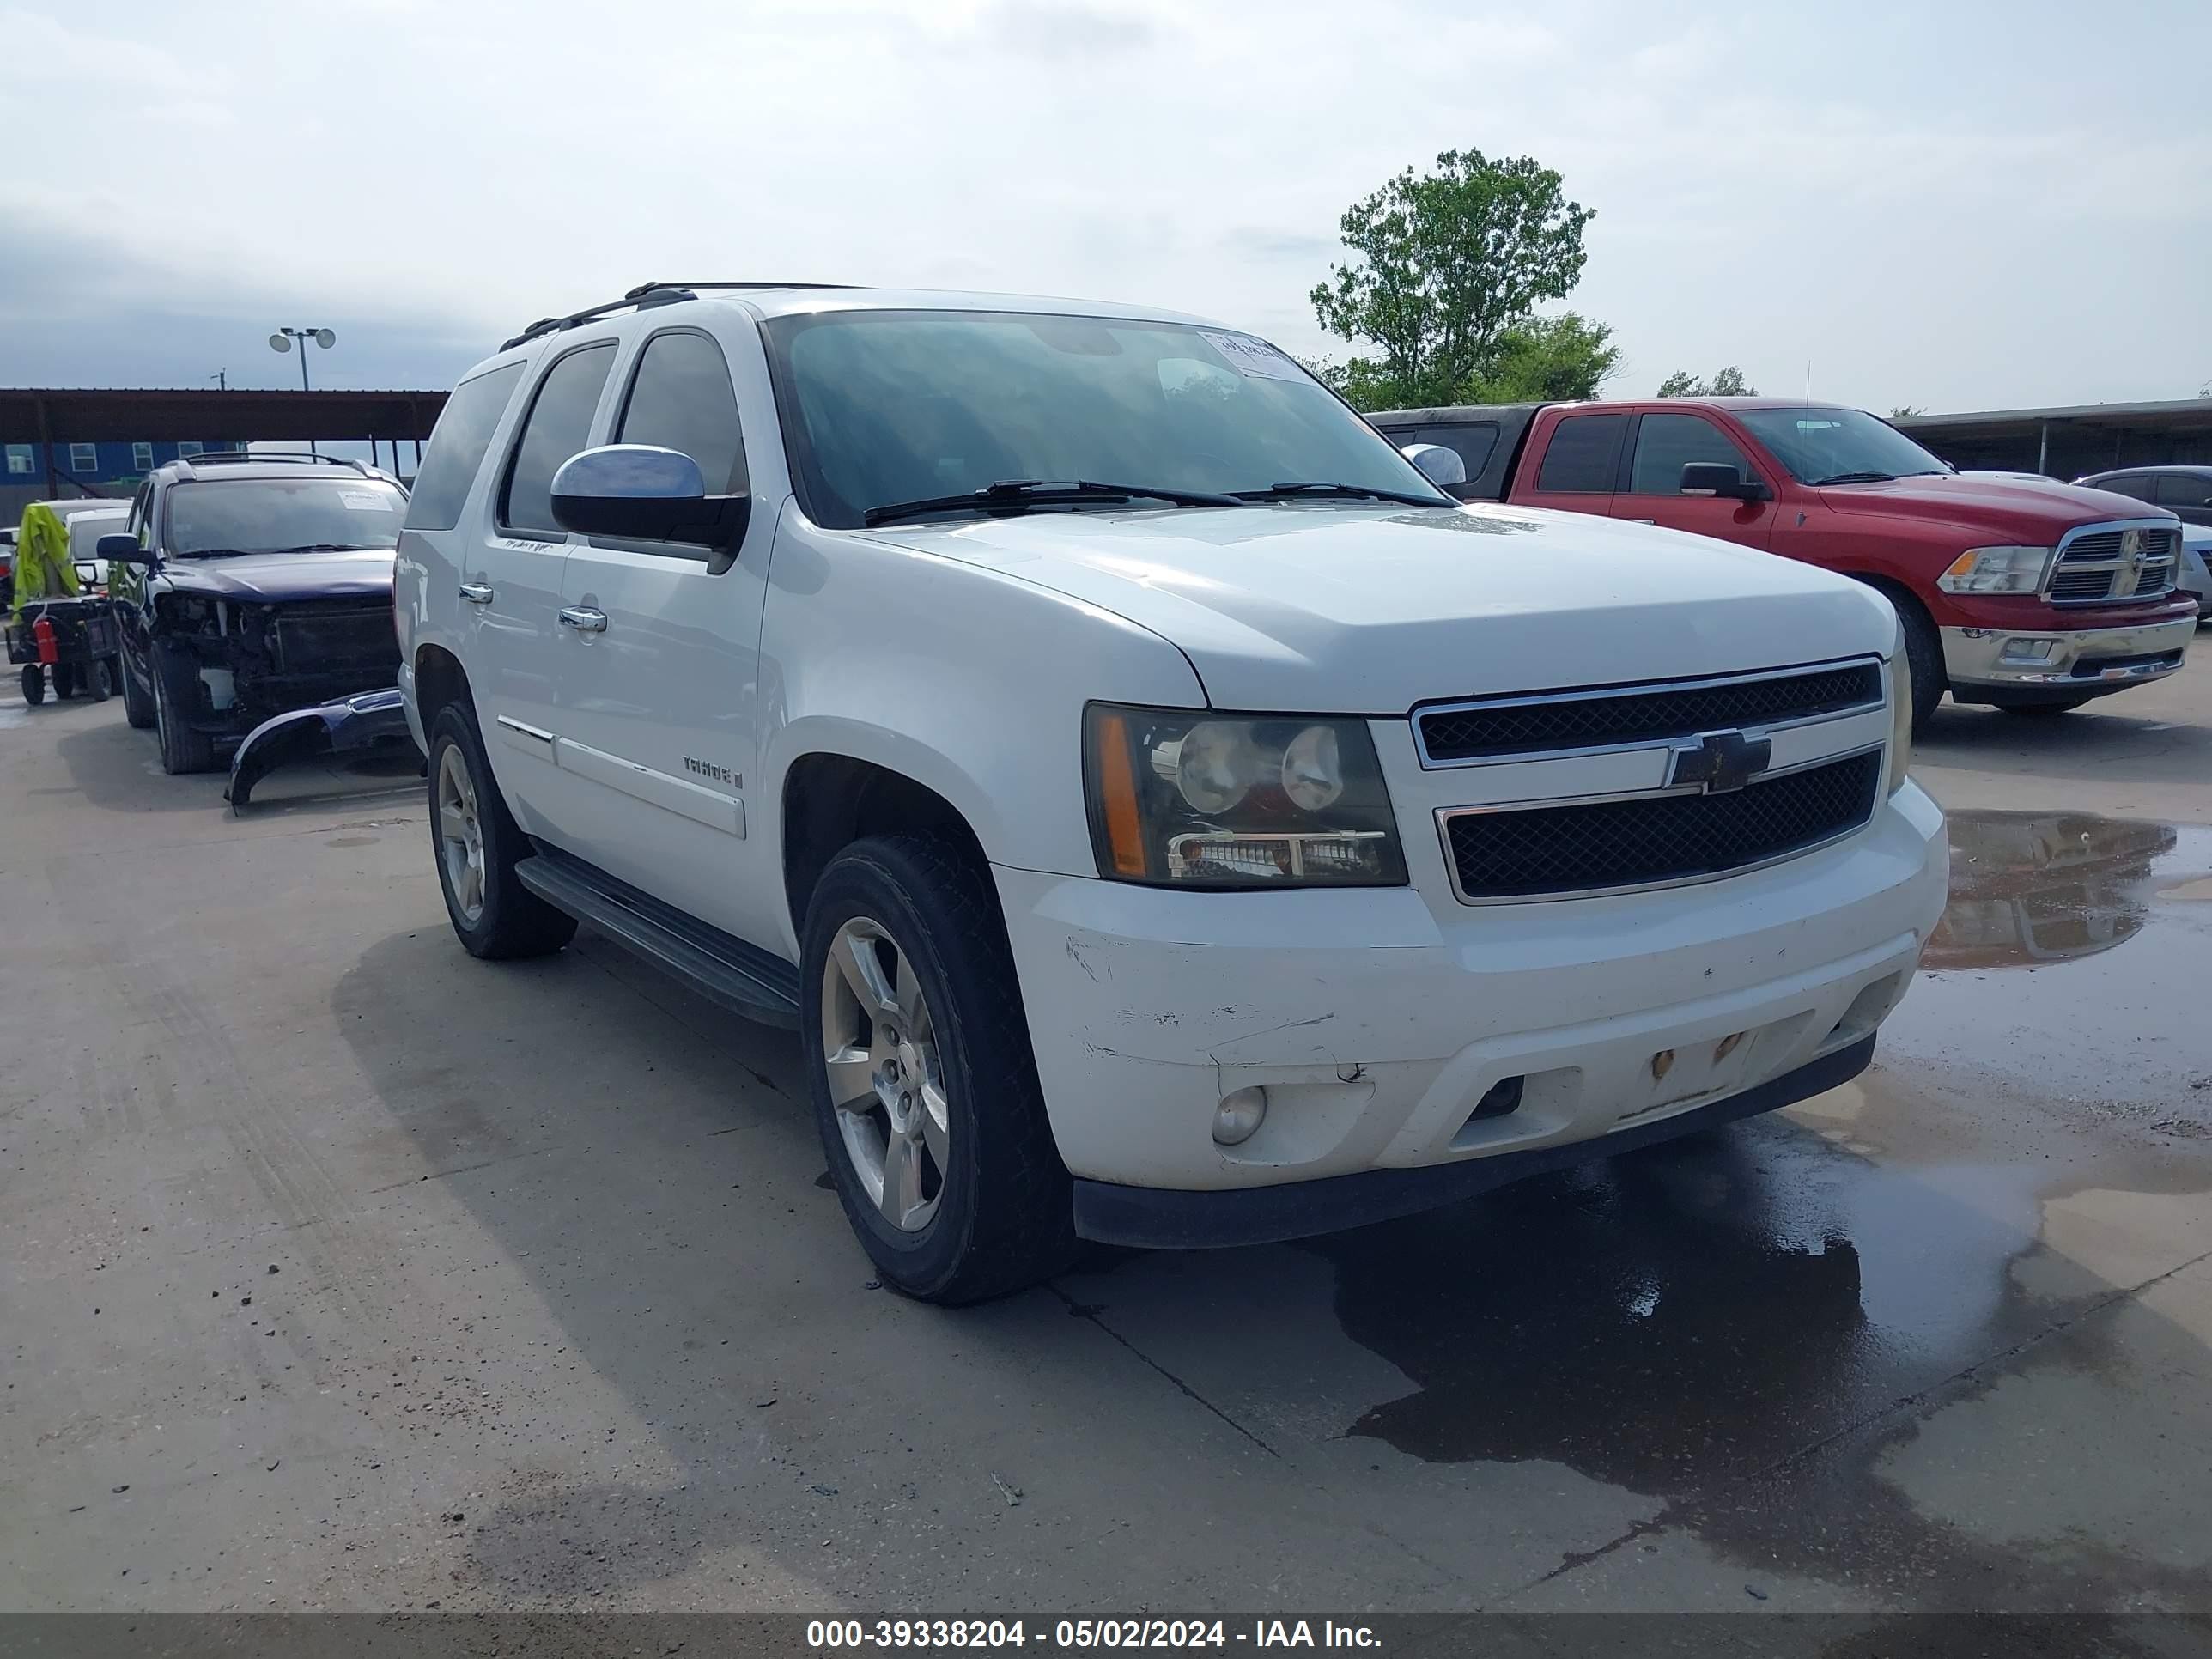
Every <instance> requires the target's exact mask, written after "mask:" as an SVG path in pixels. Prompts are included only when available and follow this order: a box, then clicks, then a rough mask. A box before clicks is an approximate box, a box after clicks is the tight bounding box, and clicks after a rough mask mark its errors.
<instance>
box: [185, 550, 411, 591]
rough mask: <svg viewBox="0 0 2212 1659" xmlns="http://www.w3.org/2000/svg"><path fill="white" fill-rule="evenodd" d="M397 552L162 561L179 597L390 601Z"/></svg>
mask: <svg viewBox="0 0 2212 1659" xmlns="http://www.w3.org/2000/svg"><path fill="white" fill-rule="evenodd" d="M158 574H159V575H160V579H161V582H162V583H163V584H165V585H166V586H167V587H168V588H169V589H170V590H171V591H172V592H178V593H195V594H198V595H200V596H202V597H203V598H206V599H230V600H233V601H236V602H240V603H244V604H247V605H281V604H283V603H284V602H286V601H287V600H292V599H360V598H368V597H370V596H373V595H384V596H386V597H388V596H389V595H390V594H391V592H392V549H390V548H388V547H383V548H374V547H362V548H348V549H347V550H345V551H344V552H343V553H233V554H228V555H226V556H223V557H221V558H212V559H194V558H181V557H173V558H166V559H163V560H162V561H161V570H160V572H159V573H158Z"/></svg>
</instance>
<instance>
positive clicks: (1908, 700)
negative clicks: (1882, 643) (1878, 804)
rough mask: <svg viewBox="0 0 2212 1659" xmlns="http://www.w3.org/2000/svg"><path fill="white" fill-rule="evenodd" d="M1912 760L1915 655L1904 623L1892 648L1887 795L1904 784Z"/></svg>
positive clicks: (1899, 625)
mask: <svg viewBox="0 0 2212 1659" xmlns="http://www.w3.org/2000/svg"><path fill="white" fill-rule="evenodd" d="M1911 762H1912V656H1911V653H1910V652H1908V651H1907V650H1905V625H1904V624H1903V623H1899V624H1898V629H1897V643H1896V644H1895V645H1893V646H1892V647H1890V650H1889V770H1888V773H1887V775H1886V776H1885V777H1884V778H1883V780H1882V797H1883V799H1888V798H1889V797H1890V796H1891V795H1893V794H1895V793H1897V792H1898V791H1899V790H1900V789H1902V788H1904V787H1905V768H1906V767H1907V766H1909V765H1910V764H1911Z"/></svg>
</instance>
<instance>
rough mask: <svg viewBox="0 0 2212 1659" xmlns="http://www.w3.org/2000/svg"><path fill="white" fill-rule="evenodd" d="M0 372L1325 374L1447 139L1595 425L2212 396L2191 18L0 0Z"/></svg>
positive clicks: (401, 376) (1210, 2)
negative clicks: (1383, 234) (673, 300)
mask: <svg viewBox="0 0 2212 1659" xmlns="http://www.w3.org/2000/svg"><path fill="white" fill-rule="evenodd" d="M0 60H4V61H5V62H6V64H8V66H9V67H8V70H7V73H6V75H5V76H4V77H0V131H5V132H6V134H7V135H8V137H7V142H6V148H5V151H4V155H5V161H4V162H0V384H7V385H26V384H30V385H39V384H44V385H63V386H68V385H178V386H180V385H191V384H196V383H202V382H204V381H208V380H212V377H213V376H214V374H215V373H216V370H218V369H225V370H228V373H229V375H230V377H231V381H232V384H234V385H241V386H251V385H265V386H279V385H286V384H291V383H294V382H293V380H292V379H291V377H294V376H296V374H297V373H298V369H297V364H296V361H295V359H292V358H289V357H278V356H276V355H275V354H274V353H272V352H271V351H270V349H269V348H268V345H267V343H266V337H267V335H268V333H269V331H270V329H271V328H272V327H274V326H275V325H278V324H294V325H308V326H317V325H321V326H328V327H331V328H334V329H336V330H337V332H338V334H339V336H340V340H339V343H338V346H337V349H336V350H334V351H331V352H319V353H317V354H316V356H315V358H314V362H313V368H314V371H315V374H316V377H317V384H319V385H327V386H396V385H406V386H445V385H448V384H450V383H451V381H452V380H453V377H454V376H455V374H458V373H459V371H460V370H462V369H464V368H465V367H466V366H467V365H468V364H469V363H470V362H471V361H473V360H474V359H475V358H476V357H477V356H481V355H483V353H484V352H485V351H487V350H489V349H490V348H491V347H492V346H493V345H495V343H497V341H498V340H499V338H500V337H501V336H502V335H503V334H505V333H506V332H508V331H512V330H513V329H514V328H515V327H517V326H519V325H521V324H522V323H524V322H526V321H528V320H529V319H532V318H535V317H538V316H541V315H544V314H545V313H549V312H556V311H562V310H570V309H574V308H576V307H580V306H583V305H586V304H590V303H592V302H594V301H599V300H603V299H606V298H610V297H611V296H612V295H615V294H617V293H618V292H619V291H621V290H622V289H625V288H628V287H629V286H631V285H632V284H633V283H636V282H638V281H640V280H642V279H645V278H647V277H651V278H658V279H663V280H667V279H676V280H684V279H690V280H703V279H706V278H709V277H715V276H727V277H737V276H748V277H750V276H769V277H785V278H815V279H821V280H840V281H854V282H868V283H896V284H902V285H908V284H911V285H916V286H924V287H963V288H968V287H973V288H989V289H1012V290H1017V291H1022V292H1042V293H1059V294H1070V295H1084V296H1088V297H1093V298H1101V299H1126V300H1133V301H1144V302H1147V303H1152V304H1158V305H1165V306H1171V307H1177V308H1180V309H1183V310H1189V311H1197V312H1201V313H1208V314H1211V315H1214V316H1218V317H1220V318H1224V319H1228V320H1231V321H1232V322H1234V323H1237V324H1238V325H1243V326H1245V327H1248V328H1251V329H1254V330H1256V331H1259V332H1261V333H1263V334H1266V335H1268V336H1270V337H1273V338H1274V339H1276V340H1277V341H1279V342H1280V343H1283V344H1284V345H1285V346H1287V347H1288V348H1290V349H1292V350H1295V351H1297V352H1299V353H1301V354H1302V355H1312V354H1314V353H1316V352H1322V353H1327V352H1329V351H1331V350H1332V349H1334V352H1336V353H1337V354H1339V355H1341V353H1342V352H1343V351H1344V350H1345V349H1346V348H1344V347H1343V346H1341V345H1340V344H1339V345H1336V346H1334V348H1332V346H1331V343H1329V342H1328V340H1327V339H1326V337H1324V336H1322V334H1321V333H1320V331H1319V330H1318V329H1317V327H1316V324H1315V322H1314V318H1313V313H1312V309H1311V307H1310V305H1309V304H1308V303H1307V301H1306V299H1305V295H1306V293H1307V291H1308V290H1309V289H1310V288H1311V287H1312V286H1313V284H1314V283H1315V282H1316V281H1317V280H1319V279H1320V278H1321V277H1322V276H1324V275H1325V273H1326V270H1327V267H1328V262H1329V260H1330V258H1332V256H1333V254H1334V252H1336V235H1335V227H1336V221H1337V217H1338V216H1339V214H1340V213H1341V212H1342V210H1344V208H1345V207H1346V204H1349V203H1351V202H1352V201H1353V200H1354V199H1356V198H1357V197H1360V196H1362V195H1364V194H1365V193H1366V192H1367V191H1370V190H1372V189H1373V188H1375V187H1376V185H1379V184H1381V183H1382V182H1383V180H1384V179H1387V178H1388V177H1389V175H1390V174H1391V173H1394V172H1395V171H1396V170H1397V169H1398V168H1400V167H1403V166H1405V165H1406V164H1407V163H1409V162H1412V163H1417V164H1425V163H1426V162H1427V161H1430V160H1431V159H1432V158H1433V157H1434V155H1436V153H1437V151H1438V150H1441V149H1448V148H1453V147H1470V146H1471V147H1474V148H1477V149H1482V150H1485V151H1486V152H1488V153H1490V154H1492V155H1516V154H1524V153H1525V154H1528V155H1534V156H1535V157H1537V158H1538V159H1539V160H1541V161H1542V162H1544V163H1545V164H1546V165H1547V166H1550V167H1556V168H1558V169H1559V171H1560V172H1561V173H1563V174H1565V180H1566V186H1567V189H1568V191H1569V192H1570V194H1571V195H1572V196H1573V197H1577V199H1579V200H1580V201H1581V202H1583V204H1585V205H1588V206H1590V207H1593V208H1595V210H1597V218H1596V220H1595V222H1594V223H1593V224H1592V225H1591V227H1590V229H1589V238H1588V248H1589V266H1588V269H1587V270H1586V272H1585V275H1584V277H1583V284H1582V286H1581V288H1580V289H1578V290H1577V293H1576V294H1575V295H1574V297H1573V300H1572V301H1571V303H1572V305H1573V306H1574V307H1576V308H1577V309H1579V310H1581V311H1583V312H1585V313H1588V314H1589V315H1592V316H1595V317H1597V318H1600V319H1603V320H1605V321H1607V322H1608V323H1610V324H1612V325H1613V327H1614V328H1615V330H1616V331H1618V336H1619V339H1620V344H1621V346H1622V347H1623V349H1624V360H1623V364H1622V368H1621V371H1620V374H1619V376H1618V377H1617V378H1616V380H1614V382H1613V386H1612V388H1611V389H1612V390H1613V391H1614V392H1618V393H1621V394H1639V393H1644V392H1649V391H1650V389H1651V388H1652V386H1654V385H1655V384H1656V382H1657V381H1658V380H1659V379H1660V378H1661V377H1662V375H1664V374H1667V373H1668V371H1669V370H1670V369H1674V368H1692V369H1695V370H1698V371H1700V372H1710V371H1711V369H1713V368H1717V367H1718V366H1720V365H1721V364H1723V363H1729V362H1735V363H1740V364H1741V365H1742V367H1743V368H1744V369H1745V370H1746V372H1747V374H1749V376H1750V378H1751V380H1753V383H1754V384H1756V385H1758V386H1759V387H1761V388H1762V389H1764V390H1766V391H1769V392H1791V393H1796V392H1802V391H1804V390H1805V389H1806V386H1807V384H1808V373H1809V378H1810V385H1811V388H1812V390H1813V391H1814V392H1815V393H1816V394H1819V395H1821V396H1825V397H1832V398H1840V399H1843V400H1844V401H1847V402H1850V403H1856V404H1865V405H1869V406H1872V407H1875V408H1877V409H1881V410H1887V409H1888V408H1890V407H1891V406H1893V405H1895V404H1916V405H1919V406H1922V407H1924V408H1929V409H1936V410H1956V409H1971V408H1990V407H2005V406H2013V405H2020V404H2053V403H2076V402H2093V401H2098V400H2109V399H2123V398H2126V399H2133V398H2179V397H2190V396H2193V395H2195V394H2196V393H2197V390H2198V388H2199V387H2200V386H2203V384H2204V383H2205V382H2207V381H2208V380H2212V5H2207V4H2206V3H2204V0H2165V3H2158V0H2108V3H2106V4H2104V5H2102V6H2099V7H2094V8H2088V7H2083V6H2081V5H2079V4H2073V3H2057V0H2002V3H1982V0H1917V3H1912V4H1891V3H1887V0H1850V3H1848V4H1844V3H1830V4H1826V5H1820V6H1814V5H1800V4H1797V3H1794V0H1793V3H1782V0H1773V3H1766V4H1750V5H1735V4H1723V3H1708V4H1705V5H1699V6H1689V7H1675V6H1671V5H1668V4H1664V3H1652V0H1546V3H1543V4H1541V5H1536V4H1529V3H1527V0H1521V3H1516V4H1502V5H1493V4H1490V3H1486V0H1328V3H1315V0H1271V3H1264V4H1261V3H1254V4H1246V3H1241V0H1239V3H1231V0H1066V3H1059V0H934V3H930V0H915V3H901V0H811V3H809V0H794V3H785V0H651V3H647V4H613V3H608V0H593V3H588V4H586V3H583V0H522V3H513V0H313V3H308V0H226V3H224V4H222V5H220V6H198V5H178V4H176V3H174V0H154V3H138V0H75V3H70V4H67V5H50V4H46V3H43V0H41V3H33V4H23V3H20V0H0Z"/></svg>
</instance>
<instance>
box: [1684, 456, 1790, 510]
mask: <svg viewBox="0 0 2212 1659" xmlns="http://www.w3.org/2000/svg"><path fill="white" fill-rule="evenodd" d="M1681 492H1682V494H1684V495H1725V496H1727V497H1729V499H1731V500H1733V501H1772V500H1773V499H1774V492H1773V491H1772V490H1771V489H1768V488H1767V487H1766V486H1765V484H1763V483H1760V482H1759V480H1758V479H1756V478H1747V477H1744V476H1743V474H1742V473H1741V472H1739V471H1736V470H1735V467H1734V466H1732V465H1729V463H1728V462H1726V461H1690V462H1686V464H1685V465H1683V468H1682V483H1681Z"/></svg>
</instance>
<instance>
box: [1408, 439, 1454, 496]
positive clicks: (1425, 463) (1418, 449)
mask: <svg viewBox="0 0 2212 1659" xmlns="http://www.w3.org/2000/svg"><path fill="white" fill-rule="evenodd" d="M1398 453H1400V454H1401V455H1403V456H1404V457H1405V458H1406V459H1407V460H1409V461H1411V462H1412V463H1413V465H1415V466H1418V467H1419V468H1420V469H1421V476H1422V477H1425V478H1426V479H1427V480H1428V481H1429V482H1430V483H1432V484H1434V485H1436V487H1437V489H1450V488H1451V487H1452V486H1453V485H1454V484H1463V483H1466V482H1467V463H1466V462H1465V461H1463V460H1462V459H1460V457H1459V452H1458V451H1457V450H1455V449H1446V448H1445V447H1443V445H1442V444H1401V445H1400V446H1399V448H1398Z"/></svg>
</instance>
